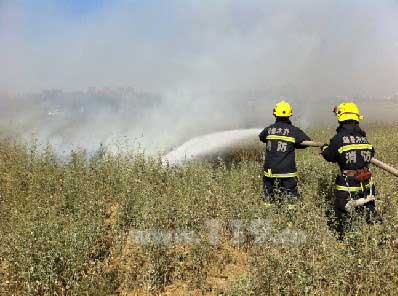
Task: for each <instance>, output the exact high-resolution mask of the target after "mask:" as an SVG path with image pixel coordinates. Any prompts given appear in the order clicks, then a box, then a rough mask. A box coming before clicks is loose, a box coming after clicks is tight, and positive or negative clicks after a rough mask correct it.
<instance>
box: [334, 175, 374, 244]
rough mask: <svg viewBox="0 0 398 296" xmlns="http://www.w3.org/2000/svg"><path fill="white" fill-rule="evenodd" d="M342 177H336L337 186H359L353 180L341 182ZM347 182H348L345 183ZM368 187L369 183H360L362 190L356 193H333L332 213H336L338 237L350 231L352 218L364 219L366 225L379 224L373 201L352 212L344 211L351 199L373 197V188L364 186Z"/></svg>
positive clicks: (340, 191)
mask: <svg viewBox="0 0 398 296" xmlns="http://www.w3.org/2000/svg"><path fill="white" fill-rule="evenodd" d="M342 178H343V177H341V176H340V177H337V179H336V183H337V184H338V185H343V184H344V183H348V185H349V186H361V183H359V182H355V181H353V180H351V178H350V179H348V180H345V179H344V180H343V179H342ZM347 181H348V182H347ZM367 185H369V181H366V182H362V186H363V187H364V190H361V191H357V192H348V191H343V190H336V191H335V197H336V199H335V204H334V211H335V213H336V218H337V221H336V222H337V225H336V230H337V232H338V234H339V236H340V237H341V238H342V237H343V236H344V233H345V232H347V231H351V230H352V222H353V218H354V216H355V217H358V218H364V219H365V221H366V223H368V224H375V223H381V222H382V220H381V217H380V216H379V214H378V213H377V211H376V203H375V201H370V202H368V203H366V204H364V205H362V206H358V207H356V208H355V210H354V211H353V212H348V211H347V209H346V205H347V203H348V202H349V201H350V200H352V199H354V200H355V199H359V198H365V197H366V196H368V195H370V194H372V195H375V186H374V185H373V184H371V186H369V187H368V188H366V186H367Z"/></svg>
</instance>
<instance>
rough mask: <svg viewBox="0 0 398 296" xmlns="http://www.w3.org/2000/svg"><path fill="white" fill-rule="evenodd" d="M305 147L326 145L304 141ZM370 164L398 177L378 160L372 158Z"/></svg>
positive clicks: (392, 169) (397, 173)
mask: <svg viewBox="0 0 398 296" xmlns="http://www.w3.org/2000/svg"><path fill="white" fill-rule="evenodd" d="M301 144H302V145H304V146H309V147H322V146H323V145H325V144H324V143H322V142H314V141H303V142H302V143H301ZM370 163H372V164H373V165H375V166H377V167H378V168H381V169H383V170H385V171H386V172H389V173H390V174H392V175H394V176H396V177H398V170H397V169H396V168H394V167H392V166H390V165H388V164H386V163H384V162H382V161H380V160H378V159H376V158H372V159H371V160H370Z"/></svg>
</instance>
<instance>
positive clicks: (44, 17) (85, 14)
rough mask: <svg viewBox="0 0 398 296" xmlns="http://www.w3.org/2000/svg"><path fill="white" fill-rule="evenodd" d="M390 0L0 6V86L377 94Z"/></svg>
mask: <svg viewBox="0 0 398 296" xmlns="http://www.w3.org/2000/svg"><path fill="white" fill-rule="evenodd" d="M397 28H398V1H396V0H381V1H371V0H361V1H359V0H345V1H334V0H333V1H332V0H323V1H318V0H300V1H296V0H294V1H293V0H281V1H279V0H278V1H276V0H268V1H260V0H245V1H243V0H241V1H239V0H168V1H163V0H114V1H105V0H85V1H78V0H57V1H55V0H35V1H34V0H0V44H1V47H0V66H1V69H3V71H4V73H3V75H1V77H0V90H2V91H9V92H24V91H32V90H40V89H49V88H62V89H86V88H87V87H90V86H99V87H103V86H110V87H117V86H135V87H137V88H140V89H147V90H154V91H160V92H178V91H185V92H189V93H200V92H209V91H211V90H212V89H223V90H229V89H240V90H242V89H243V90H251V89H272V90H275V91H276V92H278V91H279V92H286V93H287V94H288V95H296V96H305V95H308V94H315V95H316V96H320V95H336V94H339V93H340V94H341V95H343V94H349V93H351V92H352V93H353V94H355V93H361V94H362V93H363V94H369V95H383V94H384V93H386V94H388V93H391V91H393V90H394V88H396V85H397V76H398V70H397V68H398V55H397V54H396V52H397V50H398V30H397Z"/></svg>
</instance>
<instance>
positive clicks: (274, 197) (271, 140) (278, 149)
mask: <svg viewBox="0 0 398 296" xmlns="http://www.w3.org/2000/svg"><path fill="white" fill-rule="evenodd" d="M273 114H274V116H275V118H276V120H275V123H274V124H272V125H270V126H268V127H266V128H265V129H264V130H263V131H262V132H261V133H260V134H259V138H260V141H262V142H264V143H266V156H265V162H264V175H263V187H264V202H265V205H268V206H269V205H271V204H273V203H275V202H283V203H287V204H294V203H296V202H297V200H298V199H299V192H298V188H297V168H296V155H295V149H303V148H306V146H303V145H300V143H301V142H303V141H309V140H311V139H310V138H309V137H308V136H307V135H306V134H305V133H304V132H303V131H302V130H300V129H299V128H298V127H295V126H294V125H293V124H292V122H291V121H290V119H289V118H290V116H292V114H293V112H292V107H291V106H290V104H289V103H287V102H285V101H281V102H279V103H277V104H276V105H275V108H274V112H273ZM277 191H279V192H280V193H281V194H276V192H277Z"/></svg>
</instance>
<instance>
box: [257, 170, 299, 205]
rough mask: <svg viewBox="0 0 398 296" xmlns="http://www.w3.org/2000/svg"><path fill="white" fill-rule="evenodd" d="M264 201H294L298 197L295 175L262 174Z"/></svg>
mask: <svg viewBox="0 0 398 296" xmlns="http://www.w3.org/2000/svg"><path fill="white" fill-rule="evenodd" d="M263 188H264V201H265V202H267V203H275V202H284V203H295V202H297V200H298V199H299V197H300V196H299V192H298V188H297V177H292V178H269V177H265V176H263Z"/></svg>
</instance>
